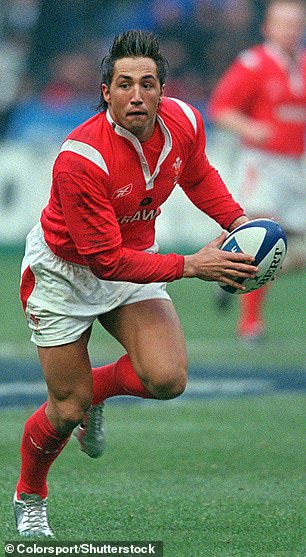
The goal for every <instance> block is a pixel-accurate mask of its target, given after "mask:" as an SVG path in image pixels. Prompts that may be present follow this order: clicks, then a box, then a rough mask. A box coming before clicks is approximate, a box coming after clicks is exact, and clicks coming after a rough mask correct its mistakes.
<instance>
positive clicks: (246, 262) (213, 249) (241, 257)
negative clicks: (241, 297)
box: [183, 232, 258, 291]
mask: <svg viewBox="0 0 306 557" xmlns="http://www.w3.org/2000/svg"><path fill="white" fill-rule="evenodd" d="M225 238H226V233H225V232H222V233H221V234H220V236H218V237H217V238H216V239H215V240H213V241H212V242H210V243H209V244H207V246H205V247H204V248H202V249H200V250H199V251H198V252H197V253H195V254H193V255H186V256H185V257H184V271H183V277H186V278H187V277H188V278H191V277H196V278H199V279H201V280H208V281H218V282H224V283H225V284H228V285H229V286H232V287H233V288H238V289H239V290H242V291H243V290H244V289H245V287H244V286H243V285H242V284H239V282H236V280H235V279H237V278H254V277H255V275H256V273H257V272H258V267H254V265H252V263H254V261H255V258H254V257H253V256H252V255H247V254H245V253H232V252H229V251H223V250H220V249H219V248H220V246H221V245H222V244H223V242H224V240H225Z"/></svg>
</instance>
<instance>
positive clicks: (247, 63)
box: [237, 44, 267, 71]
mask: <svg viewBox="0 0 306 557" xmlns="http://www.w3.org/2000/svg"><path fill="white" fill-rule="evenodd" d="M266 56H267V55H266V52H265V49H264V46H263V45H261V44H259V45H255V46H253V47H250V48H246V49H245V50H243V51H242V52H240V54H239V55H238V57H237V61H238V63H239V64H240V65H241V66H243V67H244V68H246V69H248V70H251V71H256V70H257V69H259V68H260V67H261V65H262V64H263V62H264V59H265V58H266Z"/></svg>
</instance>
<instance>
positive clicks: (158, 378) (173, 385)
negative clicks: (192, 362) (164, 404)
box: [146, 362, 187, 400]
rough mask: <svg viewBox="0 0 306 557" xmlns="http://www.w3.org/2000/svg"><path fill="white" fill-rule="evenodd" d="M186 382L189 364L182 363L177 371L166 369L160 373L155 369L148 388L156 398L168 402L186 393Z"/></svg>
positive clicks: (176, 368) (148, 382) (147, 384)
mask: <svg viewBox="0 0 306 557" xmlns="http://www.w3.org/2000/svg"><path fill="white" fill-rule="evenodd" d="M186 380H187V364H185V363H183V362H182V363H181V364H180V365H178V366H177V367H175V369H172V368H168V369H167V368H166V369H165V368H164V369H162V370H160V373H159V372H158V371H157V370H156V369H155V370H154V374H152V376H151V377H150V379H149V380H148V381H147V382H146V386H147V388H148V390H149V391H150V392H151V393H152V394H153V395H154V396H155V397H156V398H159V399H162V400H167V399H171V398H176V397H178V396H180V395H181V394H182V393H183V392H184V391H185V388H186Z"/></svg>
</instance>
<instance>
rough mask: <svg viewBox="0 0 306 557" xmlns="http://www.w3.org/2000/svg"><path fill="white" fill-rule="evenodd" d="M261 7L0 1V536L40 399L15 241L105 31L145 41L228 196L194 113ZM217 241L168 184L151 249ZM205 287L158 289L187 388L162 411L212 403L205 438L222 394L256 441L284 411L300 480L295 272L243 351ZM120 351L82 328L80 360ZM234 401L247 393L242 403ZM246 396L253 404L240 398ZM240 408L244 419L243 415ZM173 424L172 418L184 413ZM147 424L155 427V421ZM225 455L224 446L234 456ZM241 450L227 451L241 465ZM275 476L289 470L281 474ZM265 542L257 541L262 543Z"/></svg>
mask: <svg viewBox="0 0 306 557" xmlns="http://www.w3.org/2000/svg"><path fill="white" fill-rule="evenodd" d="M265 3H266V2H265V0H180V1H179V0H163V2H160V1H159V0H152V1H149V0H134V1H132V0H126V1H124V0H103V1H98V0H87V1H86V0H78V1H74V0H61V1H57V0H0V68H1V71H0V160H1V164H0V259H1V265H0V284H1V297H0V308H1V313H0V314H1V322H0V409H1V408H2V416H3V417H4V420H2V424H4V423H5V419H7V420H8V423H9V424H10V426H9V427H11V430H10V431H9V432H8V431H7V430H6V429H5V428H4V427H3V425H2V426H1V427H2V429H1V441H0V443H1V446H2V449H1V453H0V464H1V465H2V466H3V467H4V466H7V462H6V457H5V456H4V454H5V447H6V443H7V437H8V438H9V439H10V442H11V445H10V450H11V451H12V455H11V459H12V461H11V462H10V464H9V468H8V470H9V475H8V477H6V480H5V481H4V480H3V481H2V483H1V484H0V491H1V498H0V499H1V500H2V501H3V505H4V506H3V509H2V510H3V513H4V516H6V517H7V518H6V519H5V525H4V533H3V534H2V532H1V529H0V539H2V537H3V539H4V538H5V537H7V536H6V533H7V532H11V531H12V532H13V529H12V528H13V526H12V520H11V516H10V509H8V506H7V503H6V501H7V498H8V497H10V496H11V495H10V494H11V491H12V490H13V488H14V482H15V480H16V474H17V466H16V465H14V462H15V461H14V458H16V457H15V456H14V455H16V454H17V452H18V445H19V441H20V435H21V431H22V421H23V420H24V419H25V418H24V416H26V415H28V414H29V412H30V410H29V409H31V408H32V407H33V405H34V406H35V405H37V404H39V403H40V402H41V401H42V400H44V397H45V386H44V383H43V381H42V379H41V375H40V370H39V366H38V363H37V358H36V352H35V349H34V347H33V346H32V345H31V343H30V342H29V333H28V330H27V327H26V324H25V321H24V317H23V314H22V311H21V307H20V303H19V299H18V283H19V268H20V262H21V257H22V250H23V245H24V240H25V236H26V233H27V232H28V230H29V229H30V228H31V226H32V224H34V223H35V222H36V221H37V219H38V217H39V214H40V210H41V208H42V207H43V205H44V203H45V202H46V200H47V198H48V192H49V187H50V177H51V168H52V163H53V160H54V158H55V156H56V153H57V151H58V149H59V146H60V144H61V142H62V140H63V139H64V138H65V136H66V135H67V133H68V132H69V131H70V130H71V129H72V128H73V127H74V126H76V125H77V124H78V123H80V122H81V121H83V120H84V119H85V118H87V117H89V116H90V115H92V114H93V113H94V111H95V106H96V104H97V100H98V87H99V64H100V61H101V58H102V56H103V55H104V54H105V53H106V52H107V49H108V47H109V45H110V43H111V41H112V38H113V36H114V35H115V34H117V33H119V32H121V31H122V30H124V29H128V28H144V29H150V30H153V31H154V32H156V33H158V34H159V36H160V38H161V42H162V47H163V51H164V53H165V54H166V56H167V57H168V59H169V62H170V73H169V77H168V83H167V89H166V94H168V95H170V96H178V97H179V98H181V99H182V100H185V101H187V102H190V103H192V104H193V105H195V106H196V107H197V108H199V110H200V111H201V112H202V114H203V117H204V119H205V124H206V132H207V151H208V154H209V157H210V159H211V161H212V162H213V163H214V164H215V165H216V167H217V168H218V169H219V171H220V172H221V175H222V176H223V178H224V179H225V181H226V182H227V184H228V186H229V188H230V189H231V190H232V191H233V193H235V184H234V183H232V179H231V167H232V165H233V164H234V162H235V156H236V152H237V143H236V139H235V138H233V137H232V136H231V135H230V134H225V133H223V132H222V133H221V132H220V131H218V130H216V129H214V127H213V126H212V124H211V123H210V122H209V119H208V117H207V114H206V105H207V101H208V99H209V95H210V92H211V90H212V88H213V86H214V84H215V83H216V80H217V79H218V77H219V76H220V75H221V73H222V71H223V70H224V69H225V68H226V66H227V65H228V64H229V63H230V62H231V60H232V59H233V58H234V56H235V55H236V54H237V53H238V51H240V50H241V49H242V48H245V47H247V46H249V45H252V44H254V43H255V42H257V41H258V40H260V22H261V19H262V15H263V8H264V6H265ZM217 233H218V227H217V226H216V225H215V224H214V223H212V222H211V221H209V220H208V219H207V218H206V217H205V216H203V215H201V214H200V213H199V212H198V211H197V210H196V209H194V208H193V207H192V206H191V205H190V203H189V202H188V201H187V200H186V199H185V198H184V196H183V194H181V193H180V191H179V190H178V191H177V192H175V195H174V196H173V197H172V198H171V200H170V201H169V202H168V203H167V204H166V206H165V208H164V210H163V213H162V216H161V217H159V223H158V240H159V243H160V245H161V247H162V249H163V250H169V249H170V250H177V251H181V252H187V251H188V250H193V251H195V250H196V249H197V248H199V247H200V246H202V245H203V244H204V243H206V242H207V241H209V240H210V239H212V238H213V237H215V236H216V234H217ZM216 288H218V287H217V286H214V285H212V284H209V283H202V282H200V281H198V280H194V281H179V282H178V283H177V284H173V285H170V287H169V290H170V292H171V294H172V296H173V299H174V302H175V305H176V307H177V310H178V313H179V315H180V317H181V319H182V324H183V328H184V331H185V334H186V339H187V345H188V353H189V360H190V381H189V387H188V389H187V392H186V394H185V395H184V396H183V397H182V398H181V399H180V400H179V401H177V402H175V403H171V404H172V405H170V407H171V408H173V404H174V405H175V404H177V405H180V404H182V405H185V406H184V408H186V413H187V414H188V412H189V414H190V415H189V419H190V422H189V423H190V424H192V423H193V421H192V419H193V418H192V416H195V415H196V416H197V415H198V412H200V410H199V406H198V405H199V404H201V405H202V403H203V399H204V403H205V404H207V402H210V403H213V404H216V406H215V407H213V410H212V413H211V415H207V416H206V419H207V420H208V423H210V422H209V420H210V419H211V420H212V423H214V424H216V425H215V428H216V432H215V433H216V436H217V437H218V435H219V433H220V430H222V428H223V427H224V425H223V424H222V423H220V424H219V422H218V420H219V418H220V415H222V411H221V409H220V406H219V404H220V400H225V399H226V402H225V403H226V404H229V406H228V407H226V408H228V414H226V415H225V414H224V416H223V419H224V420H225V421H228V424H229V427H230V428H231V426H232V431H236V432H238V431H239V422H241V423H242V422H243V421H244V420H245V419H247V418H246V417H245V416H246V414H247V412H248V410H247V408H249V409H250V408H251V409H252V408H253V409H254V414H253V415H256V416H257V418H258V416H259V415H260V416H261V418H260V420H261V421H260V423H261V427H262V428H263V429H264V430H265V431H266V432H267V433H266V435H267V436H268V437H269V434H268V432H269V427H270V426H271V423H270V416H273V418H274V420H275V424H277V423H278V422H279V423H280V424H281V423H283V422H284V424H285V426H286V423H287V422H286V416H288V423H289V425H290V423H291V422H290V417H291V418H292V420H293V421H292V423H291V425H292V429H291V430H290V427H289V426H288V431H289V430H290V435H289V433H288V438H289V437H290V439H291V442H293V441H294V446H293V445H292V446H289V445H290V444H287V445H286V450H288V453H287V456H286V457H285V458H288V459H289V460H290V458H291V459H292V460H293V461H294V460H296V462H297V468H295V473H296V474H297V475H298V476H299V477H300V476H301V469H300V468H299V464H298V462H299V455H298V453H297V450H298V446H299V443H300V440H301V439H300V434H301V430H300V428H299V427H298V426H297V423H298V421H299V418H300V404H301V403H300V401H301V396H303V393H304V391H305V375H304V362H305V352H304V332H305V331H304V326H303V277H302V275H301V274H295V275H291V276H287V277H282V278H280V279H279V280H277V281H276V283H275V285H274V287H273V292H272V294H271V296H270V297H269V300H268V304H267V309H266V316H267V337H266V339H265V342H263V343H262V344H260V345H256V346H250V345H246V344H242V343H239V342H238V341H237V339H236V334H235V322H236V315H237V304H236V300H234V301H233V302H234V303H233V304H232V306H231V307H230V308H229V310H228V311H227V312H226V313H223V314H220V313H218V312H217V310H216V307H215V302H214V292H215V290H216ZM120 354H121V349H120V348H119V347H118V346H117V344H116V343H115V342H114V341H113V340H112V339H110V338H109V337H108V336H107V335H106V334H105V333H103V332H102V331H101V330H99V329H98V328H95V329H94V334H93V338H92V341H91V355H92V359H93V362H94V363H101V362H103V361H104V362H108V361H112V360H113V359H114V358H117V357H118V356H119V355H120ZM244 395H248V399H246V400H247V401H248V402H247V403H246V402H245V399H243V396H244ZM254 395H257V396H256V397H255V398H253V396H254ZM208 399H209V400H208ZM232 399H233V400H234V403H233V404H234V405H232V402H231V401H232ZM256 401H258V402H256ZM133 402H134V404H135V407H136V406H137V408H138V406H139V405H140V406H141V408H140V410H142V411H143V412H145V410H144V406H142V403H141V402H139V401H135V399H133ZM136 402H137V404H136ZM111 404H113V406H114V409H113V410H112V411H113V412H114V415H113V419H114V421H115V423H116V420H117V421H119V416H120V415H121V414H120V413H121V412H124V410H122V408H121V406H122V401H121V400H120V399H119V404H118V400H117V401H115V402H113V403H111ZM246 404H247V405H248V406H247V407H246ZM254 405H255V406H254ZM256 405H259V406H256ZM124 406H125V405H123V407H124ZM150 408H151V407H150ZM201 408H202V407H201ZM205 408H206V407H205V405H204V409H205ZM210 408H212V407H210ZM259 408H260V410H259ZM202 410H203V408H202ZM202 410H201V411H202ZM219 410H220V412H219ZM150 411H151V410H148V412H150ZM180 411H181V410H180ZM116 412H118V414H116ZM135 412H137V410H135ZM152 412H154V409H153V410H152ZM223 412H226V411H225V410H223ZM249 412H250V423H251V422H252V416H251V414H252V412H251V410H249ZM293 416H294V419H293ZM176 417H177V422H175V416H174V417H173V416H172V421H174V422H175V424H174V430H175V428H176V427H180V426H179V419H180V417H179V415H177V416H176ZM199 417H200V415H199ZM161 419H162V418H161ZM181 419H182V420H183V421H184V423H185V421H186V416H185V417H182V418H181ZM220 419H221V418H220ZM130 420H131V422H130V427H131V428H132V431H134V429H133V428H134V427H135V435H136V438H137V435H138V434H139V429H138V426H139V420H140V418H138V417H136V418H135V423H134V422H133V415H132V414H131V415H130ZM218 425H220V428H218ZM287 425H288V424H287ZM155 426H156V428H157V430H158V427H159V422H158V423H155ZM207 427H208V426H207ZM282 431H283V429H282ZM282 431H281V430H279V431H278V432H277V431H275V435H279V436H280V437H281V436H282ZM253 433H254V432H253ZM159 434H160V432H159ZM237 435H238V433H237ZM271 435H272V434H271ZM273 435H274V434H273ZM273 435H272V437H273ZM221 437H223V435H222V436H221ZM255 437H256V435H255ZM255 437H254V438H255ZM273 439H274V438H273ZM216 442H217V443H218V441H216ZM195 443H196V441H195ZM271 443H272V445H273V442H272V441H271ZM135 450H137V448H136V447H135ZM239 454H240V453H239V448H238V449H237V453H236V458H237V459H238V458H240V457H239ZM284 454H285V451H284V453H283V456H284ZM244 456H245V454H244V453H241V459H243V457H244ZM115 457H116V455H115ZM109 458H110V457H109ZM139 458H141V457H139ZM67 459H68V457H67ZM221 460H222V459H221ZM67 462H69V460H67ZM285 468H286V467H285ZM267 469H269V463H268V464H267ZM174 473H175V471H174ZM288 474H289V475H292V472H291V471H290V470H289V468H288ZM4 475H5V474H4ZM212 481H213V480H212ZM211 489H212V490H213V489H214V484H213V483H212V486H211ZM276 491H277V490H276ZM284 493H285V492H284ZM284 493H283V494H281V493H280V495H279V497H280V499H279V502H278V505H279V506H278V511H279V513H281V512H282V513H283V515H282V520H283V522H285V518H286V516H287V515H286V513H285V511H284V508H285V507H286V501H287V502H288V494H287V495H286V496H284ZM292 493H294V490H293V491H292ZM298 493H299V492H298ZM292 497H293V501H292V505H293V509H294V510H293V511H292V513H293V515H292V516H294V520H292V524H291V526H292V532H293V531H295V532H299V531H300V530H299V528H300V515H299V511H298V505H297V506H296V507H294V505H295V503H296V501H297V499H298V500H299V498H300V493H299V494H298V495H292ZM170 507H171V505H170ZM279 509H281V510H279ZM274 510H275V509H274ZM275 512H276V511H275ZM279 520H280V519H279ZM295 521H296V522H295ZM297 524H298V525H299V526H298V527H297ZM270 526H271V528H270V531H271V532H272V530H273V529H274V530H275V528H276V522H275V521H274V522H273V520H272V519H271V524H270ZM6 527H7V529H6ZM282 527H283V524H282V523H281V524H278V525H277V528H278V529H277V528H276V530H275V531H276V532H278V531H279V532H281V528H282ZM109 528H110V529H111V530H109V532H115V531H116V532H117V535H118V537H119V538H120V539H123V537H122V536H123V535H124V531H125V530H124V528H122V529H121V530H120V528H117V530H116V529H115V528H114V524H113V523H111V522H110V523H109ZM187 533H188V527H187ZM160 535H162V534H160ZM283 535H284V534H280V536H281V537H282V536H283ZM1 536H2V537H1ZM290 536H291V537H290ZM292 536H293V534H291V531H290V533H287V546H286V543H285V542H284V543H283V545H282V543H280V545H279V548H280V551H281V550H282V548H285V550H286V552H285V553H281V552H280V553H277V552H276V553H272V550H271V552H270V550H269V551H268V550H267V549H261V550H260V551H261V552H259V553H256V552H255V547H256V543H255V541H254V549H253V551H251V553H250V555H252V557H253V556H255V555H257V554H258V555H259V556H261V557H264V556H265V555H269V556H270V555H272V554H273V555H286V557H287V556H288V555H292V556H294V555H296V556H298V555H302V554H303V553H302V549H300V548H302V544H303V540H302V535H300V536H298V534H295V535H294V536H295V537H294V536H293V537H292ZM110 537H111V536H110ZM187 537H188V536H187ZM265 537H267V533H265ZM276 537H277V536H276ZM100 538H101V536H100ZM255 538H256V536H254V540H255ZM268 538H269V534H268ZM293 538H294V540H295V541H294V543H293ZM96 539H99V537H98V538H96ZM170 539H172V538H169V540H170ZM199 539H200V540H201V538H199ZM271 539H272V538H271ZM275 539H276V538H275ZM275 539H274V541H273V542H272V541H271V544H272V545H273V544H274V546H275V543H276V542H275ZM288 540H289V541H288ZM249 541H250V540H248V541H247V542H246V547H248V543H249ZM291 542H292V543H291ZM220 543H221V542H220ZM169 544H170V545H171V541H169ZM290 544H291V545H292V551H291V552H290V551H289V549H290V547H291V545H290ZM212 547H213V546H212ZM237 547H238V548H239V545H238V546H237ZM259 547H260V544H259ZM267 547H268V546H267ZM271 547H272V546H271ZM175 551H176V552H175V555H177V556H179V555H182V556H185V555H186V553H185V552H184V551H183V552H182V553H179V551H178V549H177V548H176V550H175ZM211 551H212V553H209V549H207V555H212V556H213V555H218V556H219V555H220V556H221V555H223V554H224V555H238V556H239V555H241V557H244V556H245V555H247V553H246V552H243V551H242V550H241V549H240V550H239V549H238V550H237V551H238V552H236V553H235V552H234V549H233V550H232V551H233V552H232V553H231V549H230V548H229V549H228V550H227V551H228V552H227V553H223V552H222V551H223V550H222V551H221V549H220V552H219V553H218V552H216V553H214V552H213V551H214V550H213V549H212V550H211ZM239 551H240V552H239ZM265 551H267V552H265ZM169 555H170V554H169ZM190 555H191V557H193V556H196V555H198V553H191V554H190ZM199 555H202V553H199ZM205 555H206V554H205Z"/></svg>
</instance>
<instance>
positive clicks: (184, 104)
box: [170, 97, 197, 133]
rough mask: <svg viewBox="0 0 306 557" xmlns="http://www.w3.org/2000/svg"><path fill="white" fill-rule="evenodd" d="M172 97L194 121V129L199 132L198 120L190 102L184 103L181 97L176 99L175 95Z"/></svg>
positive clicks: (189, 118)
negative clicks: (189, 104)
mask: <svg viewBox="0 0 306 557" xmlns="http://www.w3.org/2000/svg"><path fill="white" fill-rule="evenodd" d="M170 99H171V100H172V101H174V102H176V103H177V104H178V105H179V106H180V107H181V109H182V110H183V112H184V113H185V114H186V116H187V118H188V120H190V122H191V123H192V125H193V128H194V131H195V132H196V133H197V120H196V117H195V115H194V112H193V111H192V109H191V108H190V106H188V104H186V103H184V102H183V101H181V100H179V99H174V98H173V97H170Z"/></svg>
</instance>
